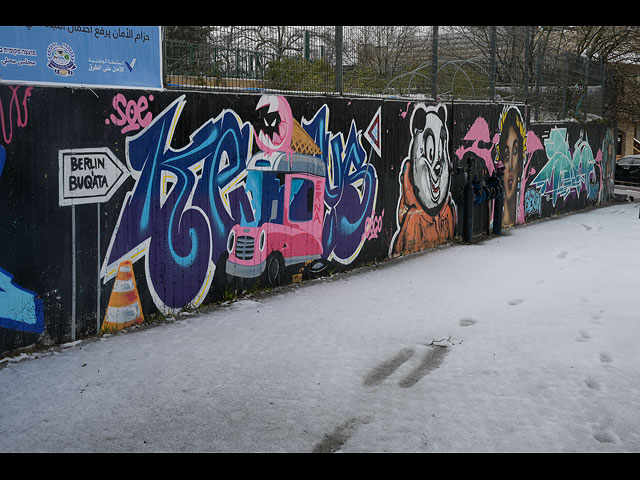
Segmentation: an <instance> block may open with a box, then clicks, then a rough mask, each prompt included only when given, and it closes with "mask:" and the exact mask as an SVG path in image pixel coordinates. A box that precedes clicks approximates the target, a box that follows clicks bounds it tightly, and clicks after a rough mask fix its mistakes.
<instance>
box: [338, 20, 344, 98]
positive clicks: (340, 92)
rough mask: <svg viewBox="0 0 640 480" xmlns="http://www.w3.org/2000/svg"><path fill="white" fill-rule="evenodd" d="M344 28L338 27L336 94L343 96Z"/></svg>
mask: <svg viewBox="0 0 640 480" xmlns="http://www.w3.org/2000/svg"><path fill="white" fill-rule="evenodd" d="M343 33H344V32H343V27H336V93H339V94H342V89H343V83H342V82H343V81H342V48H343V39H342V36H343Z"/></svg>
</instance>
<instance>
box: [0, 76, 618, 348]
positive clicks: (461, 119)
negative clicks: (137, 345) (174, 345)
mask: <svg viewBox="0 0 640 480" xmlns="http://www.w3.org/2000/svg"><path fill="white" fill-rule="evenodd" d="M0 112H1V113H2V116H1V117H0V121H1V125H2V134H3V136H2V137H0V212H1V215H0V232H1V235H2V236H1V239H0V352H12V351H15V350H17V349H21V348H23V347H29V346H33V345H35V346H36V347H41V346H50V345H55V344H60V343H64V342H68V341H70V340H72V339H78V338H82V337H84V336H91V335H96V333H97V332H99V331H101V332H111V331H115V330H119V329H121V328H127V327H129V326H131V325H135V324H140V323H143V322H145V321H149V320H150V319H151V316H153V315H155V314H157V313H161V314H163V315H171V314H172V313H174V312H177V311H180V310H181V309H184V308H196V307H198V306H200V305H204V304H208V303H211V302H215V301H219V300H221V299H224V298H229V296H230V295H232V294H233V292H234V291H235V290H236V289H237V288H238V287H240V288H258V287H262V288H268V287H270V286H271V285H278V284H282V283H290V282H297V281H303V280H305V279H308V278H312V277H314V276H318V275H324V274H328V273H332V272H335V271H339V270H343V269H349V268H353V267H357V266H361V265H364V264H367V263H370V262H372V261H376V260H381V259H385V258H389V257H393V256H397V255H404V254H409V253H413V252H417V251H421V250H424V249H427V248H431V247H434V246H437V245H441V244H444V243H448V242H451V241H452V240H455V239H459V238H460V235H461V229H462V221H463V217H464V211H463V208H462V207H463V189H464V186H465V183H466V181H467V180H466V178H467V177H466V171H467V169H468V168H471V170H468V171H469V172H470V175H471V176H470V177H469V179H473V178H475V177H476V176H477V180H478V181H479V182H486V181H487V180H488V179H489V176H490V175H491V174H492V173H493V172H494V171H495V170H496V167H495V166H496V164H498V163H497V162H502V164H503V165H504V166H505V174H504V187H505V196H506V201H505V210H504V212H505V213H504V218H503V223H504V225H505V226H512V225H518V224H522V223H525V222H529V221H533V220H537V219H539V218H544V217H549V216H552V215H557V214H560V213H567V212H571V211H577V210H582V209H585V208H588V207H590V206H592V205H596V204H602V203H606V202H608V201H609V200H610V199H611V198H612V196H613V163H612V162H613V158H614V156H613V139H614V138H615V135H614V131H613V128H611V127H610V126H608V125H604V124H590V125H581V124H578V123H570V124H566V125H564V124H554V125H529V118H528V110H527V107H526V106H524V105H504V104H464V103H441V104H436V103H420V102H409V101H400V100H371V99H353V98H338V97H322V96H286V97H285V96H271V95H262V94H220V93H204V92H179V91H163V92H149V91H134V90H125V91H117V90H111V89H88V88H86V89H71V88H45V87H30V86H24V85H21V86H15V85H0ZM492 204H493V201H492V200H490V201H488V202H486V201H485V202H481V203H478V204H476V205H474V207H473V210H474V215H473V230H474V233H475V234H478V235H479V234H483V233H485V232H486V231H487V230H488V228H489V226H490V225H491V223H492V222H493V212H492V210H491V208H490V207H491V205H492ZM74 217H75V225H74V222H73V219H74ZM74 268H75V270H74ZM145 318H146V320H145Z"/></svg>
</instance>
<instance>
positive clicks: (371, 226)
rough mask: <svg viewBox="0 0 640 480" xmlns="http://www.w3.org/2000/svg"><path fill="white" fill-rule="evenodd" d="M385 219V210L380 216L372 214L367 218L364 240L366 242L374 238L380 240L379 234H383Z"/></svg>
mask: <svg viewBox="0 0 640 480" xmlns="http://www.w3.org/2000/svg"><path fill="white" fill-rule="evenodd" d="M383 217H384V210H382V213H381V214H380V215H379V216H376V215H374V214H372V215H371V216H370V217H367V220H366V221H365V224H364V233H363V234H362V238H363V239H364V240H371V239H372V238H378V233H380V232H382V218H383Z"/></svg>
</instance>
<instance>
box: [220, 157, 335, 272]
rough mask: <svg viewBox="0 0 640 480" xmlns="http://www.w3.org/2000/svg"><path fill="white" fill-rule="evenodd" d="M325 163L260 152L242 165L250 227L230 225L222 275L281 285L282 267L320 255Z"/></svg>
mask: <svg viewBox="0 0 640 480" xmlns="http://www.w3.org/2000/svg"><path fill="white" fill-rule="evenodd" d="M324 188H325V165H324V162H323V161H322V160H321V159H319V158H317V157H313V156H310V155H304V154H300V153H293V152H273V153H270V154H269V153H265V152H260V153H257V154H256V155H254V156H253V157H252V158H251V160H250V161H249V163H248V165H247V178H246V186H245V190H246V192H247V196H248V197H249V199H250V201H251V206H252V208H253V211H254V219H253V221H250V222H249V221H243V222H242V223H241V224H240V225H235V226H234V227H233V228H232V229H231V232H230V233H229V237H228V240H227V250H228V252H229V257H228V259H227V263H226V273H227V275H229V276H232V277H237V278H241V279H258V278H260V279H262V280H263V281H264V283H266V284H268V285H278V284H282V283H283V281H284V270H285V267H289V266H292V265H299V264H301V265H305V264H307V263H309V262H312V261H313V260H317V259H320V257H321V255H322V229H323V216H324Z"/></svg>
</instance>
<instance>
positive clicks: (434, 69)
mask: <svg viewBox="0 0 640 480" xmlns="http://www.w3.org/2000/svg"><path fill="white" fill-rule="evenodd" d="M431 28H433V32H432V34H431V36H432V39H431V41H432V43H431V96H432V97H433V99H434V100H435V99H436V98H437V97H438V27H436V26H434V27H431Z"/></svg>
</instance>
